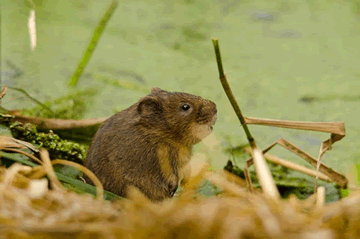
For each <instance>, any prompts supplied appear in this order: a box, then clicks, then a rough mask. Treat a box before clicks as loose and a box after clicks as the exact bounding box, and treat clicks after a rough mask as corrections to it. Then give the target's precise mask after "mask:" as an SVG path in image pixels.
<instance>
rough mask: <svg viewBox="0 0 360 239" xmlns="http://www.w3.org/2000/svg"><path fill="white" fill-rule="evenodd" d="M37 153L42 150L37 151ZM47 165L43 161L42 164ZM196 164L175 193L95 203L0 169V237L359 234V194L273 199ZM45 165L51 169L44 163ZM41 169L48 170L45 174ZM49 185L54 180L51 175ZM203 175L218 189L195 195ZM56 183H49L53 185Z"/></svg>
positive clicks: (23, 171)
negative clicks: (327, 199) (330, 199)
mask: <svg viewBox="0 0 360 239" xmlns="http://www.w3.org/2000/svg"><path fill="white" fill-rule="evenodd" d="M42 154H44V153H42ZM48 166H50V165H48ZM207 167H208V166H207V165H206V164H198V166H197V168H195V170H194V171H195V172H197V173H196V174H194V175H192V177H191V179H190V180H189V183H188V184H187V185H186V186H185V190H184V191H183V192H182V193H181V194H180V195H179V196H178V197H176V198H173V199H171V200H167V201H164V202H162V203H160V204H155V203H151V202H150V201H149V200H148V199H147V198H146V197H144V196H143V195H142V194H141V193H140V192H139V191H138V190H136V189H132V190H131V193H130V195H131V197H130V199H123V200H118V201H112V202H110V201H102V200H99V199H96V198H94V197H93V196H91V195H87V194H84V195H79V194H76V193H74V192H71V191H67V190H65V189H63V188H61V189H60V188H57V187H55V189H52V190H49V189H48V181H47V180H46V179H40V180H39V179H29V178H28V177H27V176H26V175H31V172H30V171H31V170H34V169H31V168H29V167H27V166H23V165H20V164H14V165H12V166H11V167H10V168H8V169H5V168H0V221H1V230H0V236H8V237H10V236H11V237H23V238H39V237H42V238H53V237H60V236H61V237H62V236H67V237H79V238H85V237H86V238H87V237H89V236H96V237H109V238H111V237H112V238H115V237H116V238H118V237H119V238H122V237H126V238H207V237H212V238H340V237H341V238H343V237H347V238H356V237H357V236H360V231H359V230H358V229H357V228H360V227H359V226H360V220H359V218H360V217H359V216H360V206H359V205H360V204H359V203H360V194H355V193H354V194H353V195H352V196H349V197H347V198H345V199H343V200H341V201H338V202H335V203H332V204H329V205H324V203H323V193H324V192H323V190H318V194H317V195H312V196H311V197H310V198H308V199H307V200H304V201H300V200H298V199H296V198H295V197H290V199H289V200H273V199H271V198H269V197H266V196H264V195H263V194H261V193H253V194H250V193H248V192H247V190H246V189H245V188H242V187H240V186H238V185H237V184H236V180H234V181H233V182H229V181H228V180H227V179H226V177H225V176H224V174H221V173H220V174H219V173H213V172H209V171H208V170H206V168H207ZM46 170H50V171H52V169H50V168H48V167H46ZM47 174H48V175H51V174H49V173H48V172H47ZM49 178H50V181H51V182H50V184H52V181H53V180H55V179H53V178H51V177H49ZM203 178H207V179H208V180H210V181H211V182H212V183H214V184H215V185H216V186H218V187H220V188H222V189H223V190H224V191H225V193H223V194H221V195H220V196H218V197H213V198H199V197H197V198H195V197H194V194H195V188H196V185H197V184H198V183H199V182H200V181H201V180H202V179H203ZM55 185H56V184H55Z"/></svg>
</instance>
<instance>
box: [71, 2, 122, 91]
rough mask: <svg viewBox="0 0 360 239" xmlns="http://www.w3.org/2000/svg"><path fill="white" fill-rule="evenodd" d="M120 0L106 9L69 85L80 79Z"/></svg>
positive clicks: (72, 85) (73, 85) (73, 84)
mask: <svg viewBox="0 0 360 239" xmlns="http://www.w3.org/2000/svg"><path fill="white" fill-rule="evenodd" d="M117 4H118V1H117V0H112V2H111V4H110V6H109V7H108V9H107V10H106V12H105V14H104V15H103V17H102V19H101V20H100V22H99V24H98V25H97V27H96V29H95V31H94V33H93V36H92V38H91V40H90V43H89V45H88V47H87V49H86V51H85V53H84V56H83V58H82V59H81V61H80V62H79V64H78V67H77V68H76V70H75V72H74V74H73V75H72V76H71V78H70V80H69V83H68V85H69V86H71V87H75V86H76V85H77V83H78V81H79V79H80V76H81V75H82V73H83V71H84V69H85V67H86V65H87V64H88V62H89V60H90V57H91V56H92V54H93V52H94V50H95V47H96V44H97V43H98V41H99V39H100V36H101V35H102V33H103V31H104V30H105V27H106V24H107V23H108V21H109V20H110V18H111V16H112V15H113V13H114V11H115V9H116V7H117Z"/></svg>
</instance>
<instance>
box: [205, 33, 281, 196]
mask: <svg viewBox="0 0 360 239" xmlns="http://www.w3.org/2000/svg"><path fill="white" fill-rule="evenodd" d="M212 42H213V45H214V49H215V55H216V61H217V65H218V69H219V75H220V82H221V85H222V86H223V88H224V90H225V92H226V95H227V97H228V98H229V101H230V103H231V105H232V107H233V108H234V111H235V113H236V115H237V116H238V118H239V120H240V123H241V125H242V127H243V129H244V131H245V134H246V137H247V139H248V141H249V144H250V146H251V150H252V152H251V153H252V156H253V158H254V164H255V169H256V175H257V177H258V179H259V183H260V186H261V188H262V190H263V192H264V193H265V194H266V195H267V196H270V197H271V198H273V199H275V200H277V199H279V198H280V193H279V191H278V189H277V187H276V184H275V182H274V179H273V177H272V176H271V172H270V169H269V167H268V166H267V164H266V162H265V159H264V155H263V153H262V150H261V149H259V148H257V147H256V142H255V139H254V138H253V137H252V135H251V133H250V130H249V128H248V127H247V125H246V121H245V117H244V116H243V115H242V113H241V110H240V107H239V105H238V103H237V101H236V99H235V96H234V94H233V93H232V91H231V88H230V85H229V82H228V81H227V79H226V75H225V73H224V69H223V66H222V61H221V55H220V47H219V42H218V40H217V39H212ZM246 170H247V169H246ZM247 174H248V172H247ZM247 176H248V177H249V175H247ZM247 181H248V182H251V179H250V180H249V179H248V180H247ZM250 187H251V184H250V185H249V188H250Z"/></svg>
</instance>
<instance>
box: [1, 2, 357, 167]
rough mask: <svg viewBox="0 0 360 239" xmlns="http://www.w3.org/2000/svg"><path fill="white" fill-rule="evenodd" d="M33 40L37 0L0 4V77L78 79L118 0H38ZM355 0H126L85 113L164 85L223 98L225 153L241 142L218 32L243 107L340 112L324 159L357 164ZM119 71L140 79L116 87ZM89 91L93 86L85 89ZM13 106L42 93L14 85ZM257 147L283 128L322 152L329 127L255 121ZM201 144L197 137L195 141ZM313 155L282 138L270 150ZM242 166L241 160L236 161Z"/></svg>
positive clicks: (43, 82)
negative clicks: (223, 76)
mask: <svg viewBox="0 0 360 239" xmlns="http://www.w3.org/2000/svg"><path fill="white" fill-rule="evenodd" d="M33 2H34V4H35V5H36V7H35V10H36V28H37V47H36V49H35V51H31V49H30V42H29V35H28V29H27V21H28V17H29V11H30V10H31V4H30V3H29V2H28V1H24V0H21V1H20V0H12V1H5V2H2V3H1V18H2V26H1V55H2V56H1V64H2V67H1V78H2V81H1V83H2V84H5V85H8V86H12V87H18V88H21V89H25V90H26V91H27V92H28V93H29V94H30V95H31V96H33V97H35V98H36V99H38V100H39V101H41V102H46V101H49V100H54V99H57V98H59V97H63V96H65V95H67V94H69V93H71V92H73V91H74V89H70V88H69V87H68V81H69V79H70V77H71V75H72V74H73V72H74V71H75V69H76V67H77V65H78V63H79V61H80V60H81V58H82V56H83V53H84V51H85V49H86V47H87V45H88V43H89V41H90V38H91V36H92V33H93V31H94V29H95V28H96V26H97V24H98V22H99V21H100V19H101V17H102V16H103V14H104V12H105V11H106V9H107V7H108V5H109V4H110V3H111V1H108V0H107V1H95V0H62V1H60V0H59V1H57V0H33ZM359 20H360V1H358V0H353V1H341V0H334V1H324V0H322V1H321V0H320V1H313V0H308V1H296V0H291V1H239V0H211V1H209V0H196V1H195V0H173V1H165V0H147V1H137V0H133V1H119V3H118V7H117V9H116V10H115V13H114V15H113V16H112V17H111V19H110V21H109V23H108V25H107V27H106V29H105V31H104V33H103V35H102V36H101V39H100V41H99V42H98V44H97V46H96V49H95V51H94V54H93V55H92V57H91V60H90V62H89V64H88V65H87V67H86V68H85V71H84V74H83V76H82V77H81V79H80V81H79V84H78V86H77V89H80V90H81V89H84V90H86V89H92V90H90V91H89V92H90V93H89V92H87V96H88V97H89V98H88V99H87V100H85V106H86V107H85V106H84V107H85V108H84V109H86V110H84V111H83V112H82V113H81V115H78V116H79V117H80V118H95V117H108V116H111V115H113V114H114V113H115V112H117V111H120V110H123V109H125V108H127V107H129V106H130V105H132V104H133V103H135V102H136V101H137V100H138V99H139V98H140V97H141V96H143V95H145V94H147V93H148V92H150V89H151V87H153V86H157V87H160V88H162V89H164V90H168V91H184V92H188V93H192V94H196V95H200V96H202V97H204V98H207V99H210V100H212V101H214V102H215V103H216V104H217V107H218V122H217V124H216V125H215V127H214V137H215V139H216V142H217V143H218V145H217V146H218V147H215V150H214V153H209V158H210V160H211V161H212V163H213V167H214V168H221V167H223V166H224V165H225V164H226V161H227V159H228V158H229V155H227V154H226V153H224V151H225V149H227V148H233V147H237V146H239V145H242V144H246V143H247V141H246V137H245V134H244V132H243V130H242V129H241V127H240V124H239V121H238V119H237V117H236V115H235V113H234V112H233V110H232V107H231V105H230V103H229V101H228V99H227V97H226V95H225V93H224V91H223V89H222V87H221V84H220V82H219V79H218V70H217V66H216V61H215V55H214V50H213V46H212V42H211V38H212V37H216V38H218V39H219V43H220V48H221V51H222V58H223V63H224V68H225V71H226V73H227V77H228V80H229V83H230V85H231V87H232V90H233V92H234V94H235V96H236V98H237V100H238V102H239V105H240V107H241V109H242V111H243V113H244V115H245V116H251V117H259V118H270V119H280V120H294V121H313V122H331V121H344V122H345V126H346V133H347V134H346V137H345V138H344V139H343V140H342V141H340V142H337V143H336V144H334V147H333V149H332V150H331V151H329V152H328V153H326V155H325V157H324V159H323V160H324V162H325V163H327V164H328V165H330V166H331V167H333V168H335V169H337V170H339V171H340V172H342V173H346V172H348V171H349V170H350V169H351V168H352V166H353V165H354V163H355V164H357V163H360V159H359V156H360V151H359V148H360V138H359V137H358V132H360V131H359V129H360V126H359V119H358V117H359V110H358V108H359V105H360V93H359V92H360V67H359V63H360V53H359V49H360V46H359V42H360V21H359ZM116 81H120V82H128V83H129V84H135V85H138V86H141V89H142V90H133V89H129V88H127V87H119V86H118V85H117V84H116ZM84 95H86V94H84ZM2 106H3V107H4V108H6V109H10V110H11V109H23V108H32V107H35V106H36V104H35V103H34V102H32V101H30V100H29V99H28V98H27V97H25V96H24V95H23V94H21V93H20V92H17V91H14V90H8V93H7V96H6V97H5V98H4V99H3V102H2ZM250 130H251V132H252V134H253V136H254V137H255V139H256V141H257V143H258V145H259V146H260V147H261V148H264V147H266V146H267V145H269V144H271V143H273V142H274V141H275V140H277V139H278V138H281V137H282V138H286V139H288V140H289V141H291V142H293V143H294V144H296V145H297V146H299V147H300V148H302V149H304V150H305V151H307V152H309V153H310V154H311V155H313V156H315V157H317V154H318V150H319V147H320V144H321V142H322V141H324V140H325V139H327V138H328V137H329V134H326V133H314V132H307V131H299V130H290V129H280V128H271V127H265V126H250ZM200 147H201V146H200ZM270 153H271V154H275V155H277V156H280V157H283V158H285V159H288V160H291V161H294V162H296V163H299V164H302V165H307V163H306V162H305V161H303V160H301V159H300V158H298V157H297V156H296V155H293V154H291V153H289V152H287V151H285V150H284V149H282V148H281V147H280V146H277V147H276V148H275V149H274V150H272V151H270ZM237 163H238V165H239V166H241V165H243V163H244V161H241V160H238V162H237Z"/></svg>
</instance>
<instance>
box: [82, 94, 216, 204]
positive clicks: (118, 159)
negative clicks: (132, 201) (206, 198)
mask: <svg viewBox="0 0 360 239" xmlns="http://www.w3.org/2000/svg"><path fill="white" fill-rule="evenodd" d="M216 118H217V110H216V105H215V103H213V102H212V101H209V100H205V99H203V98H201V97H199V96H195V95H191V94H187V93H182V92H167V91H164V90H161V89H159V88H156V87H154V88H152V90H151V94H149V95H147V96H145V97H143V98H141V99H140V100H139V101H138V102H137V103H135V104H134V105H132V106H130V107H129V108H127V109H125V110H123V111H121V112H119V113H117V114H115V115H113V116H112V117H110V118H109V119H107V120H106V121H104V122H103V123H102V125H101V126H100V128H99V129H98V131H97V132H96V134H95V136H94V138H93V139H92V142H91V145H90V148H89V150H88V153H87V157H86V159H85V166H86V167H87V168H89V169H90V170H91V171H92V172H93V173H94V174H95V175H96V176H97V177H98V178H99V180H100V181H101V182H102V184H103V185H104V189H105V190H108V191H110V192H113V193H116V194H118V195H120V196H124V197H126V191H127V187H128V186H130V185H131V186H135V187H137V188H138V189H139V190H140V191H141V192H142V193H143V194H145V195H146V196H147V197H148V198H150V199H151V200H153V201H160V200H163V199H165V198H168V197H172V196H173V195H174V193H175V191H176V189H177V187H178V183H179V180H180V179H181V177H182V170H183V169H184V168H185V167H186V165H187V164H188V163H189V160H190V157H191V154H192V148H193V145H194V144H196V143H198V142H200V141H201V140H202V139H203V138H205V137H206V136H207V135H209V134H210V133H211V131H212V126H213V125H214V124H215V121H216ZM86 181H87V182H89V181H90V180H88V179H86Z"/></svg>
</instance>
